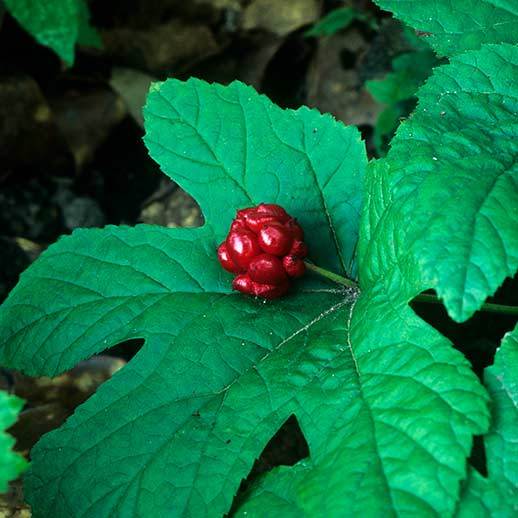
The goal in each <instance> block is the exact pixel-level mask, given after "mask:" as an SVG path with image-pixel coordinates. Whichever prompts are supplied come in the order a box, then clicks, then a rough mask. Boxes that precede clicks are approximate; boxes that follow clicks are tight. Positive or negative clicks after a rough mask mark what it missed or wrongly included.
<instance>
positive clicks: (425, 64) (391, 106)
mask: <svg viewBox="0 0 518 518" xmlns="http://www.w3.org/2000/svg"><path fill="white" fill-rule="evenodd" d="M403 33H404V35H405V38H406V39H407V41H408V42H409V43H410V44H412V45H413V46H414V47H415V50H414V51H412V52H406V53H404V54H400V55H398V56H396V57H395V58H394V59H393V60H392V72H389V73H388V74H387V75H386V76H385V77H384V78H383V79H375V80H371V81H367V82H366V83H365V87H366V89H367V91H368V92H369V93H370V94H371V95H372V96H373V97H374V98H375V99H376V100H377V101H378V102H380V103H382V104H386V105H387V107H386V108H385V110H384V111H383V112H382V113H381V114H380V115H379V117H378V120H377V122H376V126H375V128H374V143H375V146H376V150H377V152H378V155H380V156H383V155H385V154H386V152H387V150H388V143H389V141H390V140H391V138H392V137H393V135H394V132H395V130H396V129H397V127H398V126H399V123H400V121H401V119H402V118H404V117H407V116H408V115H410V113H411V112H412V110H413V109H414V108H415V104H416V102H417V99H416V98H415V94H416V92H417V90H418V88H419V87H420V86H421V85H422V84H423V83H424V82H425V81H426V79H427V78H428V77H429V76H430V74H431V73H432V69H433V68H434V67H435V66H437V65H438V64H439V63H440V61H439V60H438V59H437V57H436V56H435V53H434V52H433V51H432V50H431V49H430V48H429V47H428V45H427V44H426V43H425V42H424V41H422V40H420V39H419V38H418V37H417V36H416V35H415V33H414V31H411V30H409V29H408V28H407V27H405V28H404V32H403Z"/></svg>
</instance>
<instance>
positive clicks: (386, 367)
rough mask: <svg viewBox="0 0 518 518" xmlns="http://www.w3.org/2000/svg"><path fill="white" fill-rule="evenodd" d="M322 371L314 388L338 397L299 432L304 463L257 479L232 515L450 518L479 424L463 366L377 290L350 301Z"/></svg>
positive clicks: (483, 413)
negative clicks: (333, 355) (344, 325)
mask: <svg viewBox="0 0 518 518" xmlns="http://www.w3.org/2000/svg"><path fill="white" fill-rule="evenodd" d="M331 366H332V367H333V368H330V369H327V370H326V371H323V372H322V374H321V381H320V385H321V386H326V383H331V382H333V381H335V382H338V383H340V387H341V390H340V397H341V398H342V399H341V401H336V402H335V401H334V400H333V399H332V396H331V395H329V394H326V396H325V398H321V399H322V401H325V402H326V405H322V406H321V407H318V408H317V409H315V410H313V409H312V415H311V418H312V421H313V423H314V424H313V426H307V427H304V426H302V430H303V431H304V435H305V437H306V439H307V441H308V444H309V449H310V452H311V457H310V458H309V459H305V460H303V461H301V462H300V463H298V464H297V465H295V466H294V467H292V468H287V467H282V468H278V469H277V470H274V471H272V472H271V473H269V474H267V475H266V476H264V477H263V478H262V479H261V480H260V481H259V483H258V484H257V486H256V487H255V488H253V490H252V491H251V492H250V494H249V495H248V498H247V500H246V502H245V503H244V504H243V505H242V507H241V508H240V514H242V515H243V516H244V515H246V516H264V509H266V508H268V509H269V508H270V506H272V509H273V511H274V512H272V514H271V515H272V516H285V515H286V516H307V517H312V516H331V517H334V516H336V517H339V516H344V514H347V515H350V516H383V515H384V514H388V515H405V514H407V515H414V516H448V515H450V514H451V513H452V511H453V510H454V508H455V504H456V500H457V497H458V489H459V481H460V480H462V479H463V478H464V475H465V458H466V456H467V455H468V454H469V451H470V445H471V434H473V433H480V432H481V430H484V429H486V427H487V425H488V415H487V409H486V405H485V402H486V396H485V393H484V391H483V389H482V387H481V386H480V384H479V383H478V382H477V380H476V379H475V377H474V375H473V373H472V372H471V369H470V367H469V365H468V363H467V361H466V360H465V359H464V358H462V356H461V355H460V353H458V352H457V351H454V350H453V349H452V348H451V346H450V344H449V342H448V340H446V339H445V338H444V337H442V336H441V335H440V334H439V333H437V331H435V330H434V329H432V328H431V327H429V326H427V325H426V324H424V322H423V321H422V320H420V319H419V318H417V317H416V315H415V314H414V313H413V312H412V311H411V310H410V308H409V307H408V306H407V305H406V304H405V303H402V302H396V303H395V302H394V301H390V300H389V299H388V298H387V296H386V294H385V288H384V287H383V286H378V287H373V288H372V289H370V290H368V291H367V292H365V293H363V294H362V295H361V297H360V299H359V300H358V302H357V303H356V305H355V307H354V311H353V316H352V321H351V324H350V327H349V336H348V338H347V348H346V349H345V350H344V351H343V354H342V355H341V356H340V357H339V358H337V359H336V360H335V361H334V362H333V364H330V367H331ZM438 380H440V382H438ZM297 415H298V414H297ZM322 438H327V439H326V440H323V439H322ZM446 444H449V445H450V446H449V447H445V445H446Z"/></svg>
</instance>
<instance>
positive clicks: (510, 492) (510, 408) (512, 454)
mask: <svg viewBox="0 0 518 518" xmlns="http://www.w3.org/2000/svg"><path fill="white" fill-rule="evenodd" d="M484 381H485V384H486V386H487V388H488V390H489V394H490V396H491V401H492V412H491V413H492V422H491V429H490V430H489V433H488V434H487V435H486V436H485V437H484V443H485V450H486V457H487V470H488V477H487V478H486V477H483V476H482V475H481V474H480V473H478V471H476V470H475V469H473V468H471V471H470V476H469V479H468V482H467V484H466V487H465V488H464V492H463V494H462V499H461V502H460V506H459V510H458V513H457V515H458V516H459V517H461V518H468V517H471V516H489V515H491V516H509V517H511V516H516V515H517V514H518V491H517V490H516V489H517V488H518V327H516V328H515V329H514V331H513V332H512V333H508V334H507V335H506V336H505V337H504V339H503V341H502V345H501V346H500V348H499V349H498V351H497V353H496V356H495V362H494V364H493V365H492V366H491V367H488V368H487V369H486V371H485V375H484Z"/></svg>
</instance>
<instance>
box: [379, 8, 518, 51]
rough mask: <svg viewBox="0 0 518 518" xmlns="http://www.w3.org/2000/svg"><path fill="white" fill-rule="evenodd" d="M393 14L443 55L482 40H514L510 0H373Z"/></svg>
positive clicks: (517, 18)
mask: <svg viewBox="0 0 518 518" xmlns="http://www.w3.org/2000/svg"><path fill="white" fill-rule="evenodd" d="M374 1H375V3H376V4H378V5H379V6H380V7H381V8H382V9H386V10H389V11H392V12H393V13H394V16H395V17H396V18H399V19H401V20H402V21H404V22H405V23H407V24H409V25H411V26H412V27H414V28H415V29H417V30H419V31H422V32H424V33H425V34H424V35H423V37H426V39H427V41H428V42H429V43H430V45H431V46H432V47H433V48H434V49H435V50H437V52H438V53H439V54H441V55H444V56H452V55H455V54H459V53H462V52H464V51H465V50H475V49H478V48H480V47H481V46H482V45H483V44H485V43H511V44H516V43H517V42H518V38H517V33H516V25H517V24H518V4H517V3H516V2H515V1H514V0H455V1H452V0H419V1H418V2H416V1H413V0H374Z"/></svg>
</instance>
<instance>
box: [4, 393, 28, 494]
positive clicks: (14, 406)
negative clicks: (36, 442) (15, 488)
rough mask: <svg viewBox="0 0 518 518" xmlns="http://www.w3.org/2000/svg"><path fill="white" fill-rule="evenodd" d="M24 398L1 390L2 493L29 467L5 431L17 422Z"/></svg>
mask: <svg viewBox="0 0 518 518" xmlns="http://www.w3.org/2000/svg"><path fill="white" fill-rule="evenodd" d="M23 403H24V402H23V400H22V399H20V398H18V397H16V396H10V395H9V394H7V392H4V391H0V493H4V492H5V491H7V483H8V482H9V481H10V480H14V479H15V478H16V477H18V475H19V474H20V473H22V472H23V470H24V469H25V468H26V467H27V462H26V460H25V459H24V458H23V457H22V456H21V455H19V454H18V453H15V452H14V451H13V446H14V443H15V440H14V439H13V438H12V437H11V436H10V435H8V434H7V433H5V432H4V430H6V429H7V428H9V427H10V426H11V425H13V424H14V423H15V422H16V417H17V415H18V413H19V412H20V410H21V409H22V407H23Z"/></svg>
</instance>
